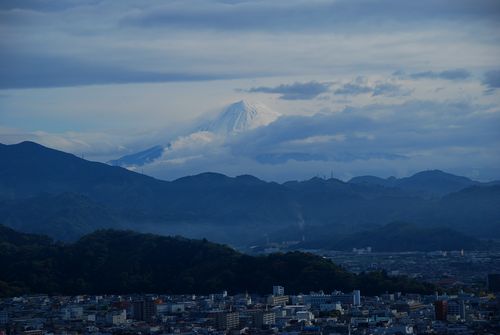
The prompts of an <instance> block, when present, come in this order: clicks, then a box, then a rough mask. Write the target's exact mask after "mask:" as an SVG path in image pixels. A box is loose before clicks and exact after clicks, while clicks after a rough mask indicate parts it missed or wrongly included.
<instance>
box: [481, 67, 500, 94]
mask: <svg viewBox="0 0 500 335" xmlns="http://www.w3.org/2000/svg"><path fill="white" fill-rule="evenodd" d="M483 85H486V86H487V87H488V88H489V89H490V90H494V89H496V88H499V87H500V70H491V71H488V72H486V73H485V74H484V78H483Z"/></svg>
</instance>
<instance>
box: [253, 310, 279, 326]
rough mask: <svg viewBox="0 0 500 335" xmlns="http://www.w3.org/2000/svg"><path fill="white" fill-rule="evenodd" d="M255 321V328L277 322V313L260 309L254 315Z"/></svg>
mask: <svg viewBox="0 0 500 335" xmlns="http://www.w3.org/2000/svg"><path fill="white" fill-rule="evenodd" d="M253 323H254V326H255V328H262V327H264V326H266V325H267V326H269V325H274V324H275V323H276V314H274V312H271V311H258V312H257V313H255V314H254V315H253Z"/></svg>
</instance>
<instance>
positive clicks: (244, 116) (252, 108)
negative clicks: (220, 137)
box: [203, 100, 280, 134]
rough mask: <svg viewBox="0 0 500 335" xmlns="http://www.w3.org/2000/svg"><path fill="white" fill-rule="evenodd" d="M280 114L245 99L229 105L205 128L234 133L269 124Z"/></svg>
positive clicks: (220, 132) (223, 132)
mask: <svg viewBox="0 0 500 335" xmlns="http://www.w3.org/2000/svg"><path fill="white" fill-rule="evenodd" d="M279 116H280V114H279V113H277V112H275V111H273V110H271V109H270V108H268V107H266V106H264V105H262V104H254V103H250V102H248V101H245V100H241V101H238V102H235V103H233V104H231V105H229V106H228V107H226V109H225V110H224V111H223V112H222V113H221V114H220V115H219V116H218V117H217V118H216V119H215V120H213V121H212V122H210V123H209V124H208V126H207V127H205V129H203V130H207V131H211V132H214V133H218V134H234V133H240V132H243V131H246V130H250V129H255V128H258V127H262V126H267V125H268V124H270V123H271V122H273V121H275V120H276V119H277V118H278V117H279Z"/></svg>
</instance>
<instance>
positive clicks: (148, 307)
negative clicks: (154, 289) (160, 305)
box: [132, 299, 156, 322]
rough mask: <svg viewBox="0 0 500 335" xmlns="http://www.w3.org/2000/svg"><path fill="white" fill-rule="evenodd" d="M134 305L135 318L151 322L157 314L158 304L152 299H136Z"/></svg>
mask: <svg viewBox="0 0 500 335" xmlns="http://www.w3.org/2000/svg"><path fill="white" fill-rule="evenodd" d="M132 306H133V316H134V320H137V321H146V322H151V321H152V320H153V318H154V316H155V315H156V304H155V301H154V300H152V299H144V300H137V301H134V303H133V305H132Z"/></svg>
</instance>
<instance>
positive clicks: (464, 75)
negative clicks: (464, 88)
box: [393, 69, 471, 81]
mask: <svg viewBox="0 0 500 335" xmlns="http://www.w3.org/2000/svg"><path fill="white" fill-rule="evenodd" d="M393 75H395V76H398V77H400V78H411V79H444V80H453V81H458V80H466V79H469V78H470V77H471V73H470V72H469V71H467V70H466V69H451V70H444V71H440V72H435V71H423V72H416V73H410V74H406V73H404V72H403V71H396V72H394V74H393Z"/></svg>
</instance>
